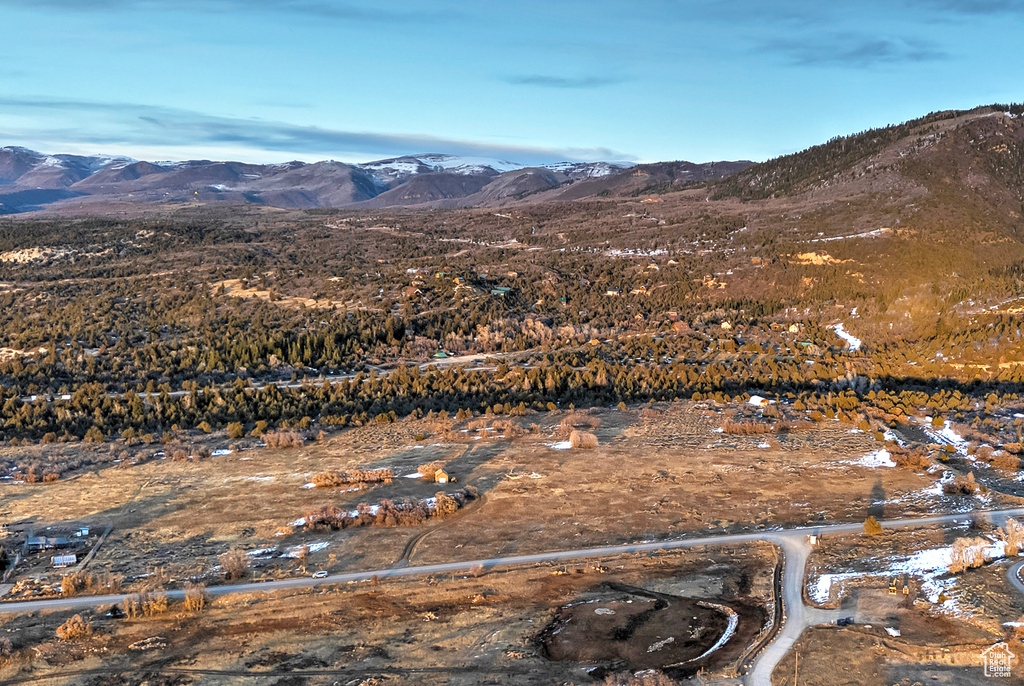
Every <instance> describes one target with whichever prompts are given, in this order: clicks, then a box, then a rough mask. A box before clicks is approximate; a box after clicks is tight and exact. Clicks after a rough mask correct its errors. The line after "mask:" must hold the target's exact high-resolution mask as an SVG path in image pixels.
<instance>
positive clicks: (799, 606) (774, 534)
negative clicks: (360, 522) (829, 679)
mask: <svg viewBox="0 0 1024 686" xmlns="http://www.w3.org/2000/svg"><path fill="white" fill-rule="evenodd" d="M1022 515H1024V508H1016V509H1011V510H994V511H984V510H979V511H974V512H969V513H964V514H947V515H932V516H929V517H915V518H907V519H891V520H887V521H883V522H882V523H881V524H882V526H883V527H884V528H886V529H904V528H913V527H920V526H931V525H935V524H951V523H956V522H961V523H966V522H969V521H970V518H971V517H972V516H986V517H988V518H990V519H991V520H992V522H993V523H995V524H1001V523H1002V522H1003V520H1005V518H1006V517H1019V516H1022ZM862 530H863V525H862V524H859V523H850V524H826V525H821V526H809V527H797V528H793V529H775V530H768V531H755V532H751V533H744V534H715V535H711V536H700V537H695V538H686V539H679V540H670V541H659V542H650V543H631V544H625V545H611V546H603V547H600V548H580V549H577V550H561V551H555V552H548V553H536V554H533V555H513V556H508V557H493V558H488V559H484V560H467V561H462V562H448V563H444V564H434V565H420V566H417V567H397V568H391V569H378V570H373V571H365V572H349V573H346V574H333V575H330V576H327V577H324V578H322V579H313V578H311V577H302V578H295V579H282V580H280V581H267V582H263V583H245V584H232V585H226V586H213V587H210V588H208V589H207V593H208V594H209V595H211V596H219V595H226V594H229V593H258V592H271V591H279V590H285V589H296V588H309V587H314V586H319V585H323V584H340V583H347V582H349V581H367V580H370V579H372V578H373V577H377V578H379V579H386V578H393V577H403V576H419V575H425V574H441V573H456V572H468V571H470V570H472V569H474V568H477V567H484V568H489V567H499V566H509V565H530V564H539V563H544V562H567V561H570V560H580V559H585V558H592V557H610V556H615V555H622V554H628V553H649V552H655V551H658V550H680V549H685V548H694V547H698V546H706V545H736V544H742V543H752V542H755V541H766V542H769V543H774V544H776V545H778V546H780V547H781V548H782V551H783V555H784V558H783V559H784V568H783V594H782V595H783V608H784V611H785V616H786V619H785V620H784V622H783V626H782V628H781V630H780V631H779V633H778V634H777V635H776V638H775V640H774V641H773V642H772V643H771V644H769V645H768V646H766V647H765V649H764V650H763V651H762V652H761V654H760V655H759V656H758V657H757V659H756V660H755V662H754V664H753V666H752V667H751V670H750V673H749V675H748V676H747V679H746V683H747V686H771V675H772V672H773V671H774V670H775V667H776V666H777V665H778V663H779V661H780V660H782V658H783V657H784V656H785V655H786V653H787V652H788V651H789V649H790V648H791V647H792V646H793V644H794V643H795V642H796V640H797V639H798V638H799V637H800V634H801V633H803V630H804V629H805V628H807V627H809V626H813V625H815V624H822V623H826V622H829V621H831V620H833V619H834V618H835V616H836V613H834V612H832V611H828V610H819V609H817V608H811V607H807V606H806V605H805V604H804V601H803V589H804V568H805V565H806V562H807V556H808V555H809V554H810V547H809V546H808V544H807V542H806V537H807V535H808V534H810V533H817V534H819V535H830V534H832V535H834V534H848V533H856V532H858V531H862ZM1022 588H1024V586H1022ZM167 595H168V596H169V597H170V598H182V597H184V595H185V593H184V591H180V590H176V591H168V592H167ZM126 597H127V594H123V593H122V594H118V595H105V596H83V597H79V598H53V599H49V600H23V601H15V602H4V603H0V613H18V612H37V611H40V610H78V609H83V608H90V607H107V606H110V605H115V604H117V603H121V602H123V601H124V600H125V598H126Z"/></svg>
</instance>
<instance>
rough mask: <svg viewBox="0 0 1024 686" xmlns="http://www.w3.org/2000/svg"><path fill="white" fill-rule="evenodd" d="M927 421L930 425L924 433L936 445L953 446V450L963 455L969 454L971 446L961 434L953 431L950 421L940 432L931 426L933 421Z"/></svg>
mask: <svg viewBox="0 0 1024 686" xmlns="http://www.w3.org/2000/svg"><path fill="white" fill-rule="evenodd" d="M927 421H928V425H927V426H926V427H925V430H924V432H925V433H926V434H928V437H929V438H931V439H932V440H933V441H935V442H936V443H940V444H942V445H951V446H953V448H955V449H956V451H957V452H958V453H960V454H961V455H966V454H967V447H968V446H969V445H970V444H969V442H968V441H965V440H964V437H963V436H961V435H960V434H958V433H957V432H956V431H954V430H953V428H952V427H951V426H950V423H949V420H946V422H945V424H944V425H943V427H942V429H940V430H939V431H936V430H935V429H934V428H933V427H932V426H931V420H927Z"/></svg>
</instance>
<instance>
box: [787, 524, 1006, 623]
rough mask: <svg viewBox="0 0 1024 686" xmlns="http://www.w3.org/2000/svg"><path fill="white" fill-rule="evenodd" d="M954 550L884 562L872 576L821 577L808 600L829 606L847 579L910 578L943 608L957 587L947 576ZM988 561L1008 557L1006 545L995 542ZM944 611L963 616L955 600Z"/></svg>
mask: <svg viewBox="0 0 1024 686" xmlns="http://www.w3.org/2000/svg"><path fill="white" fill-rule="evenodd" d="M952 550H953V549H952V547H951V546H949V547H945V548H933V549H928V550H919V551H918V552H916V553H914V554H913V555H902V556H896V557H893V558H890V559H889V560H881V561H879V564H878V566H877V568H876V569H875V570H874V571H872V572H837V573H832V574H821V575H820V576H819V577H818V578H817V580H816V581H815V582H814V583H812V584H809V585H808V588H807V595H808V597H809V598H810V599H811V600H813V601H814V602H816V603H818V604H822V603H826V602H828V600H829V596H830V595H831V591H832V585H833V584H836V583H839V584H842V583H844V582H845V581H846V580H847V579H859V578H868V577H872V578H874V577H882V578H892V577H895V576H898V575H900V574H908V575H910V576H913V577H916V578H918V579H920V580H921V591H922V593H924V594H925V596H926V597H927V598H928V600H929V601H930V602H932V603H935V604H939V596H940V595H942V594H943V593H945V594H946V595H947V596H948V595H949V590H950V589H951V588H953V587H954V586H956V583H957V579H956V577H955V576H947V574H948V573H949V565H950V562H951V556H950V555H951V552H952ZM983 554H984V556H985V559H986V560H996V559H1000V558H1003V557H1005V556H1006V546H1005V544H1004V543H1003V542H1002V541H993V542H992V543H991V544H990V545H989V546H988V547H987V548H985V550H984V551H983ZM941 607H942V608H943V609H944V610H948V611H951V612H962V610H960V608H958V607H957V606H956V602H955V600H953V599H952V598H948V597H947V599H946V600H945V601H944V602H943V603H942V604H941Z"/></svg>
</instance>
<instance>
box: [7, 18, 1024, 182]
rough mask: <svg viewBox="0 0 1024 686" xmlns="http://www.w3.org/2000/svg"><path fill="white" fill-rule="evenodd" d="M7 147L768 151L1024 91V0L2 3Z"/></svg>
mask: <svg viewBox="0 0 1024 686" xmlns="http://www.w3.org/2000/svg"><path fill="white" fill-rule="evenodd" d="M0 26H3V27H4V29H3V40H0V145H24V146H26V147H31V148H34V149H39V150H43V151H46V152H76V153H87V154H92V153H107V154H127V155H130V156H133V157H137V158H144V159H152V160H166V159H184V158H210V159H238V160H246V161H258V162H274V161H285V160H291V159H302V160H307V161H312V160H318V159H338V160H344V161H365V160H370V159H377V158H383V157H390V156H396V155H399V154H404V153H422V152H453V153H459V154H469V155H481V156H489V157H498V158H503V159H509V160H512V161H516V162H522V163H534V162H544V161H557V160H562V159H579V160H592V159H611V160H633V161H654V160H673V159H687V160H692V161H706V160H712V159H741V158H746V159H755V160H760V159H766V158H769V157H774V156H776V155H780V154H784V153H787V152H792V151H794V150H798V149H801V148H804V147H806V146H808V145H813V144H815V143H819V142H822V141H824V140H826V139H828V138H831V137H833V136H836V135H841V134H845V133H852V132H855V131H859V130H862V129H865V128H869V127H874V126H881V125H885V124H888V123H893V122H897V121H902V120H905V119H908V118H913V117H916V116H919V115H922V114H925V113H927V112H929V111H933V110H938V109H948V108H968V107H973V106H975V105H980V104H987V103H991V102H1008V101H1013V102H1020V101H1024V79H1022V77H1021V74H1024V51H1022V50H1021V48H1020V43H1021V36H1024V0H879V1H875V0H869V1H861V2H858V1H856V0H845V1H839V0H817V1H815V2H811V1H809V0H634V1H633V2H624V1H611V0H547V1H540V0H516V1H515V2H509V1H506V2H497V1H493V0H475V1H473V2H469V1H466V2H455V1H453V0H419V1H407V0H390V1H385V0H377V1H376V2H369V1H366V0H176V1H172V0H0Z"/></svg>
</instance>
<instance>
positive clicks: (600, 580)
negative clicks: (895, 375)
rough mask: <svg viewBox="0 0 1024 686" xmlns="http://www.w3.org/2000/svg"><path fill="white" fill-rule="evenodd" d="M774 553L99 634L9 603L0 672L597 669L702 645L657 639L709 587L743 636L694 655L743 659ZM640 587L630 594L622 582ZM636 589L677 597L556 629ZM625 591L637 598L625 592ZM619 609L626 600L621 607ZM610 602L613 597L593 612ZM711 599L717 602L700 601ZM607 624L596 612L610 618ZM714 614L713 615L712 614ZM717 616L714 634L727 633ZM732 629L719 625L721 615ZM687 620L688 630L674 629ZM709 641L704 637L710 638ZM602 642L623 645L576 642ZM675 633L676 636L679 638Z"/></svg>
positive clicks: (48, 675)
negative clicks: (555, 634) (569, 615)
mask: <svg viewBox="0 0 1024 686" xmlns="http://www.w3.org/2000/svg"><path fill="white" fill-rule="evenodd" d="M774 564H775V555H774V552H773V551H772V550H771V549H770V547H768V546H763V545H762V546H747V547H743V548H737V549H728V550H695V551H690V552H687V553H672V554H661V555H653V556H624V557H615V558H608V559H601V560H594V561H592V562H588V563H580V564H577V565H569V566H548V565H544V566H538V567H534V568H529V569H518V570H495V571H488V572H486V573H482V574H479V575H475V574H474V575H468V576H464V575H459V576H455V577H451V576H434V577H431V578H428V579H425V580H424V579H419V580H416V579H406V580H387V581H383V582H381V583H380V584H379V585H375V584H372V583H364V584H350V585H343V586H335V587H329V588H327V589H324V590H316V591H307V592H299V593H288V594H284V593H281V594H276V595H272V596H269V597H268V596H264V595H262V594H261V595H255V594H250V595H241V594H239V595H233V596H227V597H224V598H221V599H218V600H216V601H215V602H213V603H211V604H210V605H209V606H208V607H207V609H205V610H203V611H202V612H200V613H187V612H183V611H182V610H181V608H180V606H172V607H171V608H170V609H169V610H168V611H167V612H165V613H163V614H160V615H158V616H155V617H150V618H137V619H117V620H114V619H105V618H104V617H103V616H102V613H99V612H97V613H93V614H92V615H89V616H88V618H89V619H90V621H91V622H92V625H93V635H92V636H91V637H89V638H88V639H83V640H80V641H70V642H69V641H62V640H59V639H57V638H56V637H55V635H54V632H55V630H56V627H57V626H59V625H60V624H61V623H63V622H64V621H66V620H67V619H68V618H69V616H70V614H71V613H69V612H65V613H53V614H48V615H42V616H36V617H27V616H18V617H4V618H3V623H2V624H0V636H8V637H11V641H12V644H13V646H14V653H13V655H12V656H9V657H8V658H6V660H5V666H4V667H3V668H2V670H0V679H3V680H7V679H17V680H19V681H24V680H26V679H30V680H31V681H32V682H33V683H39V684H44V685H45V684H52V685H54V686H56V685H58V684H60V685H62V686H63V685H69V684H139V683H142V682H143V681H145V682H147V683H149V684H187V683H204V684H206V683H217V684H220V683H247V684H249V683H256V684H310V685H314V684H335V683H342V684H349V683H352V684H360V683H366V684H372V683H376V684H412V683H420V684H467V685H468V684H479V683H490V684H538V685H540V684H550V683H567V682H578V683H587V682H590V681H591V680H592V677H593V674H594V672H593V670H595V669H597V670H600V671H601V672H602V673H603V672H605V671H617V670H625V669H635V668H640V667H641V666H647V667H652V666H653V667H661V666H663V665H666V664H669V663H670V662H673V661H677V658H679V657H680V656H681V655H682V656H683V657H687V656H690V657H692V651H690V652H689V653H688V652H686V651H682V652H680V651H672V650H666V651H664V652H662V651H661V650H658V649H655V650H653V651H648V648H650V647H651V646H652V645H655V644H657V643H658V642H659V641H666V639H676V640H678V641H680V642H682V641H683V640H684V634H682V633H680V627H678V626H676V625H675V624H674V623H673V622H672V621H671V619H672V617H673V616H674V614H673V613H676V614H678V612H679V610H678V609H673V608H677V607H694V606H695V600H689V599H690V598H692V599H705V600H711V601H714V602H715V603H716V604H719V603H721V604H726V605H729V606H732V607H737V608H740V609H742V610H743V612H744V614H743V617H742V618H741V622H740V625H739V629H738V630H737V634H738V637H737V640H736V641H734V642H732V643H731V644H729V645H728V648H729V649H728V650H725V649H723V650H722V651H720V652H718V653H716V654H715V657H714V660H715V661H714V662H712V663H710V664H709V663H708V661H707V660H705V661H703V662H700V663H697V665H698V666H710V667H711V668H715V669H721V670H724V671H727V672H729V671H734V670H735V669H736V666H737V664H738V661H739V659H740V657H741V655H740V653H742V649H743V647H745V645H746V643H747V642H748V641H749V639H750V638H752V636H753V635H755V634H757V632H758V631H759V630H760V629H761V624H762V621H763V617H764V614H763V612H764V611H763V608H765V607H767V606H769V605H770V602H771V579H772V569H773V566H774ZM620 584H621V585H627V586H628V587H629V588H630V589H632V590H633V591H634V592H633V593H625V594H624V593H623V592H622V591H621V590H620V589H619V585H620ZM637 593H649V594H658V595H659V596H661V597H668V598H671V599H674V602H672V603H671V604H670V607H668V608H666V609H665V610H664V611H661V612H660V613H659V612H655V613H654V617H653V619H652V620H651V621H650V622H648V626H646V628H643V627H641V628H642V629H643V630H638V631H636V632H635V633H632V634H629V635H626V636H623V635H615V634H614V633H613V632H610V631H606V630H604V629H603V628H602V627H601V626H597V627H591V628H590V630H589V632H588V631H587V630H586V629H581V630H579V633H578V634H576V635H574V636H572V637H570V638H569V639H568V640H567V641H566V642H564V643H563V644H562V648H563V651H570V652H572V651H575V653H574V655H575V656H576V657H577V658H578V659H552V658H562V657H564V655H563V654H562V653H557V651H554V650H552V649H551V646H549V645H547V644H546V643H545V637H548V638H549V637H550V634H551V632H552V630H553V629H552V626H555V627H557V619H558V617H559V616H561V615H564V613H566V612H571V611H575V612H586V613H587V614H588V615H593V616H594V618H595V619H597V620H602V619H606V618H608V616H607V615H606V612H607V611H608V610H612V612H615V611H616V609H622V608H627V609H629V608H631V607H632V604H633V603H636V604H637V605H638V606H640V605H641V604H643V608H641V609H642V610H645V609H647V606H648V605H650V604H652V603H650V601H649V599H645V598H644V597H642V596H641V595H637ZM627 603H628V604H627ZM613 608H614V609H613ZM598 609H600V610H601V612H596V610H598ZM702 612H709V610H707V609H706V608H705V609H702ZM552 622H556V624H554V625H552ZM599 624H600V623H599ZM711 624H715V622H711ZM716 627H717V624H715V626H709V627H708V628H706V629H705V633H703V634H699V635H704V636H714V635H717V634H715V633H713V632H712V631H711V629H713V628H716ZM717 628H721V627H717ZM677 635H678V638H676V636H677ZM705 640H706V639H705ZM595 641H604V642H605V644H606V647H607V646H614V647H615V648H616V651H617V652H612V651H608V654H609V655H611V654H618V655H620V657H619V658H618V659H608V658H605V659H603V660H594V659H587V657H586V656H585V655H584V656H582V657H580V655H579V653H581V652H582V651H586V650H587V648H588V646H589V645H590V644H591V643H593V642H595ZM674 642H675V641H673V640H669V641H666V643H665V645H667V646H669V647H670V648H671V647H672V644H673V643H674Z"/></svg>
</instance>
